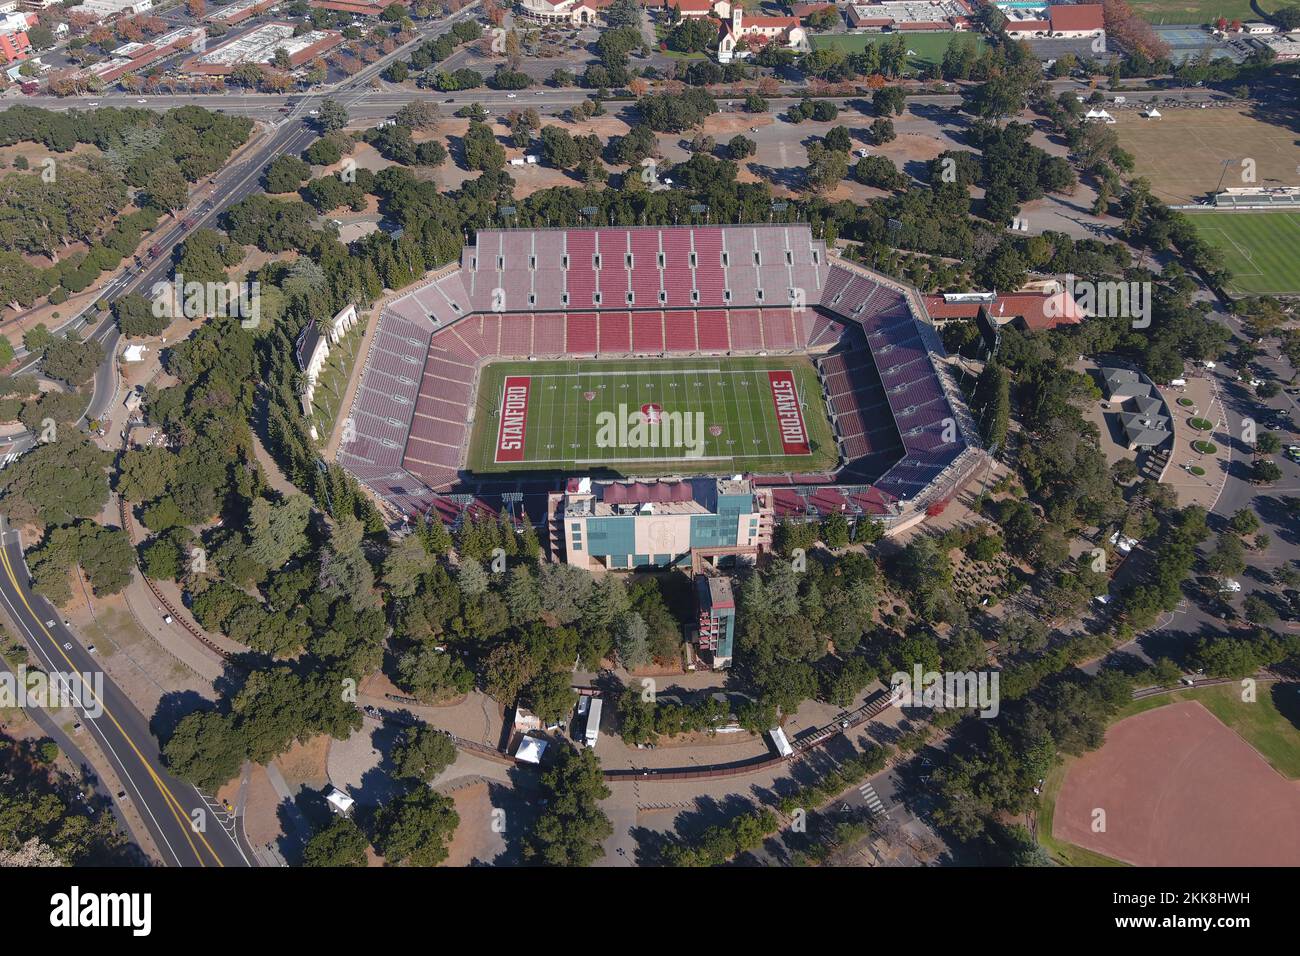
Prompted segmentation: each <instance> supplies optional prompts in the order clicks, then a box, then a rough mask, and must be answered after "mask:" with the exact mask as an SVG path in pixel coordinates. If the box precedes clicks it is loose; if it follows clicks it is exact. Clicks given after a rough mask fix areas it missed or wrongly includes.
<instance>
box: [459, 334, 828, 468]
mask: <svg viewBox="0 0 1300 956" xmlns="http://www.w3.org/2000/svg"><path fill="white" fill-rule="evenodd" d="M837 460H838V450H837V448H836V446H835V441H834V437H833V435H832V431H831V426H830V422H829V420H828V419H827V416H826V408H825V402H824V400H823V398H822V392H821V385H820V382H819V381H818V379H817V374H816V371H815V370H814V369H813V367H812V364H811V363H810V362H809V361H808V360H807V359H806V358H803V357H798V356H782V357H780V358H694V359H674V360H666V359H663V360H661V359H654V360H628V361H598V360H569V361H559V362H502V363H496V364H493V365H489V366H488V367H487V368H486V369H484V370H483V372H482V374H481V376H480V379H479V393H478V399H477V403H476V412H475V420H474V431H473V436H472V438H471V442H470V455H469V467H470V469H471V470H472V471H474V472H478V473H491V472H503V471H520V470H523V471H554V470H574V469H583V470H591V471H601V470H609V471H613V472H617V473H626V474H701V473H711V472H732V471H736V472H740V471H750V472H763V471H767V472H786V471H824V470H828V469H831V468H833V467H834V466H835V464H836V462H837Z"/></svg>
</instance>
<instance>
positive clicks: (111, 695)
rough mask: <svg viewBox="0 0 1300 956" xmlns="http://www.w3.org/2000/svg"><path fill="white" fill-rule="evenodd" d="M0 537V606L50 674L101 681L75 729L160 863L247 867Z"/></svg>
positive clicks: (8, 533) (7, 537)
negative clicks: (104, 761)
mask: <svg viewBox="0 0 1300 956" xmlns="http://www.w3.org/2000/svg"><path fill="white" fill-rule="evenodd" d="M0 529H3V530H0V535H2V536H3V547H2V548H0V564H2V565H3V574H2V575H0V600H3V602H4V604H5V606H6V609H7V610H8V611H9V613H10V615H11V616H12V618H13V619H14V620H15V621H16V622H17V624H18V626H19V627H20V628H21V629H22V630H23V632H24V634H25V635H26V636H27V637H28V638H29V640H30V642H31V644H32V646H33V647H34V648H35V650H36V652H37V656H38V657H39V658H40V659H41V660H42V662H43V663H44V665H45V666H46V667H47V668H48V669H49V670H50V671H51V672H53V671H59V672H75V673H80V674H102V675H103V688H102V692H99V693H95V692H93V691H92V692H91V693H92V694H93V697H92V699H91V700H89V701H84V700H83V701H81V703H80V707H79V709H80V711H81V713H82V722H83V726H86V727H88V728H90V730H91V732H92V733H94V734H95V736H96V738H97V739H98V741H99V744H100V746H101V747H102V748H103V750H104V752H105V753H106V754H107V755H108V758H109V759H110V760H111V761H112V762H113V764H114V769H115V770H116V772H117V774H118V777H119V779H120V780H121V781H122V787H123V789H124V790H125V791H126V793H127V795H128V797H130V799H132V800H133V801H135V803H136V805H137V807H139V808H140V812H141V816H142V817H143V818H144V819H145V821H146V824H147V825H148V826H149V827H150V830H151V831H152V832H153V836H154V839H155V842H156V843H157V845H158V848H159V852H160V853H162V854H163V855H164V857H165V858H166V859H165V861H164V862H167V863H169V864H171V865H178V866H214V865H215V866H247V865H250V864H249V861H248V860H247V858H246V857H245V855H244V853H243V852H242V850H241V849H240V847H239V846H238V845H237V843H236V842H235V841H234V839H233V837H232V836H231V835H230V834H229V833H227V832H226V831H225V829H224V828H223V827H222V826H220V825H217V826H215V827H214V826H208V825H207V824H208V823H209V822H211V821H212V820H213V814H212V810H211V807H210V806H209V805H208V804H207V802H206V801H205V800H204V799H203V796H202V795H201V794H200V793H199V792H198V791H197V790H196V789H195V788H194V787H193V786H192V785H190V784H187V783H184V782H182V781H180V780H177V779H176V778H174V777H172V776H171V775H170V774H168V773H167V772H166V771H165V770H164V769H163V767H162V759H161V755H160V753H159V748H158V745H157V741H156V740H155V739H154V737H153V734H152V732H151V731H150V729H149V726H148V723H147V722H146V721H145V719H144V717H143V716H142V715H141V714H140V712H139V711H138V710H137V709H136V707H135V705H134V704H133V703H132V702H131V701H130V699H129V698H127V696H126V695H125V694H124V693H123V692H122V690H121V689H120V688H119V687H118V686H117V685H116V684H115V683H113V681H112V680H110V679H109V676H108V674H107V673H106V672H105V671H104V670H103V668H102V667H101V666H99V663H98V661H97V660H96V659H95V656H94V655H93V654H91V653H90V652H89V651H87V650H86V648H85V647H83V646H82V644H81V642H80V641H79V640H78V639H77V637H76V636H75V635H74V634H73V633H72V632H71V631H70V630H69V629H68V628H67V627H66V626H64V625H63V623H62V618H61V617H60V615H59V612H58V611H57V609H53V608H51V607H50V605H49V603H48V602H46V601H45V599H44V598H42V597H40V596H39V595H36V594H34V593H33V592H31V591H30V589H29V587H28V581H29V576H28V571H27V567H26V564H25V563H24V559H23V553H22V544H21V541H20V539H19V535H18V533H17V532H15V531H12V530H9V529H8V528H7V527H6V526H5V525H3V524H0ZM100 707H102V713H99V714H98V716H92V715H91V711H95V710H98V709H99V708H100ZM198 809H202V810H203V815H202V818H201V819H202V820H203V826H204V830H203V831H202V832H196V830H195V827H194V826H192V825H191V821H192V820H194V819H195V818H196V817H195V813H194V811H196V810H198ZM218 822H219V821H218Z"/></svg>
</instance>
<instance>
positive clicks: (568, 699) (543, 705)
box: [527, 671, 578, 723]
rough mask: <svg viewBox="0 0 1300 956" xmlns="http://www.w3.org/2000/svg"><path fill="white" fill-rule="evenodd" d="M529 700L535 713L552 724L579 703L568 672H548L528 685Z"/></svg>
mask: <svg viewBox="0 0 1300 956" xmlns="http://www.w3.org/2000/svg"><path fill="white" fill-rule="evenodd" d="M527 698H528V701H529V703H530V704H531V705H532V709H533V713H535V714H536V715H537V716H538V717H540V718H541V719H542V720H543V721H545V722H547V723H551V722H553V721H557V720H559V719H560V718H561V717H563V716H564V715H565V714H567V713H569V712H570V711H572V710H573V705H574V704H576V703H577V702H578V695H577V693H576V692H575V691H574V689H573V686H572V683H571V682H570V679H569V673H568V671H547V672H546V673H544V674H542V675H541V676H540V677H538V678H537V679H536V680H534V681H533V682H532V683H531V684H529V685H528V691H527Z"/></svg>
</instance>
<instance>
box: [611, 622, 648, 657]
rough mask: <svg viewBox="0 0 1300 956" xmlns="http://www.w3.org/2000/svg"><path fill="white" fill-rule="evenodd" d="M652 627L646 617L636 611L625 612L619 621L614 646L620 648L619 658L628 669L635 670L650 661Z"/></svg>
mask: <svg viewBox="0 0 1300 956" xmlns="http://www.w3.org/2000/svg"><path fill="white" fill-rule="evenodd" d="M649 639H650V629H649V628H648V627H647V626H646V622H645V619H644V618H642V617H641V615H640V614H637V613H636V612H635V611H629V612H628V613H627V614H624V615H623V617H622V618H621V619H620V620H619V622H618V628H617V630H616V632H615V636H614V646H615V647H617V648H618V659H619V662H620V663H622V665H623V666H624V667H626V668H627V669H628V670H634V669H636V668H638V667H642V666H644V665H645V664H648V663H649V662H650V648H649Z"/></svg>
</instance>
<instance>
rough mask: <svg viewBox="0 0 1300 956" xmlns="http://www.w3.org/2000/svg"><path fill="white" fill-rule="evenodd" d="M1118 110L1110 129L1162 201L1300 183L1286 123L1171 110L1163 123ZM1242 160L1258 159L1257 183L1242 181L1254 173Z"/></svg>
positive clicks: (1236, 113) (1229, 112) (1235, 112)
mask: <svg viewBox="0 0 1300 956" xmlns="http://www.w3.org/2000/svg"><path fill="white" fill-rule="evenodd" d="M1129 98H1130V99H1131V100H1143V99H1145V97H1144V96H1143V95H1139V94H1134V95H1132V96H1130V97H1129ZM1114 112H1115V125H1114V126H1113V127H1111V128H1112V129H1113V130H1115V132H1116V134H1117V135H1118V136H1119V144H1120V146H1122V147H1123V148H1124V149H1126V150H1127V151H1128V152H1130V153H1132V154H1133V160H1134V173H1135V174H1136V175H1138V176H1143V177H1145V178H1146V179H1147V180H1149V181H1150V183H1151V192H1152V195H1154V196H1155V197H1156V198H1157V199H1159V200H1161V201H1162V202H1166V203H1169V204H1170V205H1175V206H1178V205H1187V204H1189V203H1193V202H1196V201H1197V200H1199V199H1203V198H1205V197H1206V196H1207V195H1209V194H1210V193H1212V192H1214V191H1215V190H1216V189H1218V188H1227V187H1229V186H1277V185H1288V186H1296V185H1300V172H1297V167H1300V147H1297V146H1296V136H1295V133H1294V132H1292V131H1291V130H1290V129H1288V128H1287V127H1286V126H1285V125H1274V124H1272V123H1265V122H1263V121H1262V120H1258V119H1255V118H1254V117H1252V116H1249V115H1247V114H1246V113H1245V112H1244V111H1243V110H1241V109H1206V110H1199V109H1169V110H1162V111H1161V116H1160V118H1159V119H1144V118H1143V117H1142V116H1141V115H1140V114H1141V111H1140V110H1116V111H1114ZM1243 159H1252V160H1254V167H1253V168H1254V174H1255V181H1254V182H1248V181H1243V180H1242V175H1243V174H1244V173H1248V172H1249V170H1250V166H1249V164H1247V165H1246V166H1244V167H1243V165H1242V160H1243ZM1225 163H1226V164H1227V172H1226V173H1225V171H1224V165H1225ZM1220 183H1222V187H1220Z"/></svg>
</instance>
